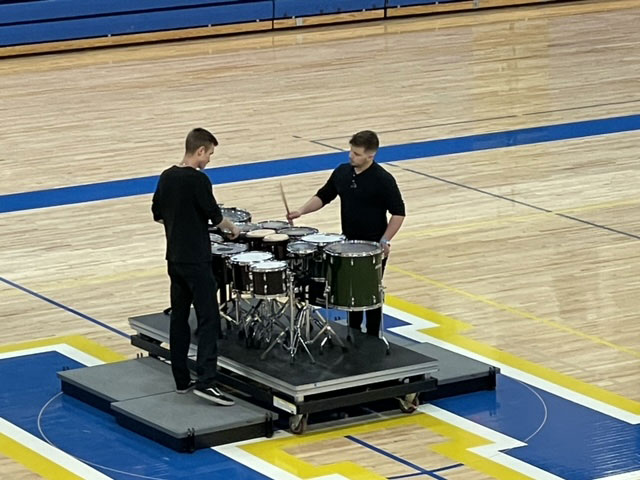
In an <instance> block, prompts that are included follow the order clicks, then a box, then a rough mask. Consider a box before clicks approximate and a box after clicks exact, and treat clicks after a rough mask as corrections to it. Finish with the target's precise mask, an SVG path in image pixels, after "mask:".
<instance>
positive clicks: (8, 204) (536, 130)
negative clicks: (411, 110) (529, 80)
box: [0, 115, 640, 213]
mask: <svg viewBox="0 0 640 480" xmlns="http://www.w3.org/2000/svg"><path fill="white" fill-rule="evenodd" d="M639 129H640V115H629V116H623V117H612V118H603V119H596V120H586V121H582V122H573V123H564V124H558V125H547V126H542V127H532V128H522V129H518V130H508V131H504V132H494V133H484V134H479V135H469V136H464V137H456V138H447V139H441V140H431V141H425V142H417V143H409V144H404V145H392V146H387V147H382V148H381V149H380V151H379V152H378V155H377V156H376V160H377V161H378V162H380V163H386V162H398V161H403V160H412V159H416V158H426V157H434V156H438V155H451V154H455V153H464V152H474V151H480V150H489V149H495V148H505V147H515V146H521V145H530V144H535V143H545V142H554V141H558V140H567V139H572V138H581V137H589V136H593V135H605V134H611V133H620V132H629V131H633V130H639ZM345 161H346V153H344V152H335V153H327V154H322V155H312V156H309V157H299V158H289V159H281V160H270V161H264V162H256V163H250V164H244V165H233V166H227V167H219V168H211V169H207V170H205V172H206V173H207V175H209V177H210V178H211V179H212V182H213V183H214V184H216V185H222V184H226V183H233V182H240V181H244V180H257V179H262V178H273V177H280V176H284V175H294V174H301V173H310V172H319V171H323V170H331V169H333V168H335V167H336V166H337V165H339V164H340V163H343V162H345ZM157 181H158V175H153V176H148V177H139V178H130V179H123V180H113V181H108V182H100V183H93V184H87V185H75V186H70V187H61V188H53V189H47V190H37V191H33V192H23V193H13V194H8V195H1V196H0V213H6V212H16V211H22V210H30V209H34V208H46V207H54V206H60V205H71V204H76V203H84V202H91V201H97V200H107V199H113V198H121V197H129V196H133V195H143V194H149V193H152V192H153V191H154V190H155V186H156V183H157Z"/></svg>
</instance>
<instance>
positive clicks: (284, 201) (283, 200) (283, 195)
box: [280, 182, 293, 225]
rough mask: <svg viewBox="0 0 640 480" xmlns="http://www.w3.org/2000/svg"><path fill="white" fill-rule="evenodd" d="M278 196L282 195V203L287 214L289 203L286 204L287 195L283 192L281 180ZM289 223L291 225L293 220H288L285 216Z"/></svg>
mask: <svg viewBox="0 0 640 480" xmlns="http://www.w3.org/2000/svg"><path fill="white" fill-rule="evenodd" d="M280 196H281V197H282V203H284V208H285V210H286V211H287V215H289V205H288V204H287V197H286V196H285V194H284V187H283V186H282V182H280ZM287 221H288V222H289V224H291V225H293V220H289V219H288V218H287Z"/></svg>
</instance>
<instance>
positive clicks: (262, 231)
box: [246, 228, 276, 238]
mask: <svg viewBox="0 0 640 480" xmlns="http://www.w3.org/2000/svg"><path fill="white" fill-rule="evenodd" d="M274 233H276V231H275V230H271V229H269V228H259V229H258V230H251V231H250V232H247V235H246V237H247V238H264V237H266V236H267V235H271V234H274Z"/></svg>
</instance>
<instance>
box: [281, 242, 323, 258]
mask: <svg viewBox="0 0 640 480" xmlns="http://www.w3.org/2000/svg"><path fill="white" fill-rule="evenodd" d="M316 250H317V249H316V246H315V245H313V244H311V243H308V242H291V243H290V244H289V245H287V252H289V253H292V254H294V255H309V254H311V253H313V252H315V251H316Z"/></svg>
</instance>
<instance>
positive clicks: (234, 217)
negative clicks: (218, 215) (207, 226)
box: [220, 207, 251, 223]
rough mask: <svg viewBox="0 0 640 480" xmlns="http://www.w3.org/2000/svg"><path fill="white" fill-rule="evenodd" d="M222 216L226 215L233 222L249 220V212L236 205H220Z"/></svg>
mask: <svg viewBox="0 0 640 480" xmlns="http://www.w3.org/2000/svg"><path fill="white" fill-rule="evenodd" d="M220 211H221V212H222V216H223V217H227V218H228V219H229V220H231V221H232V222H233V223H248V222H251V214H250V213H249V212H248V211H247V210H242V209H240V208H236V207H220Z"/></svg>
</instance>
